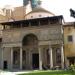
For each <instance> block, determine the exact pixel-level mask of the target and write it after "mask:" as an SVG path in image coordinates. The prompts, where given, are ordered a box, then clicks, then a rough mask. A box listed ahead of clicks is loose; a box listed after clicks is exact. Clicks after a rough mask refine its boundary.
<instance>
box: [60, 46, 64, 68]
mask: <svg viewBox="0 0 75 75" xmlns="http://www.w3.org/2000/svg"><path fill="white" fill-rule="evenodd" d="M61 67H62V69H64V50H63V45H62V46H61Z"/></svg>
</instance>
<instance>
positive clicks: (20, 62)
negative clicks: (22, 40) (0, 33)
mask: <svg viewBox="0 0 75 75" xmlns="http://www.w3.org/2000/svg"><path fill="white" fill-rule="evenodd" d="M20 70H22V47H20Z"/></svg>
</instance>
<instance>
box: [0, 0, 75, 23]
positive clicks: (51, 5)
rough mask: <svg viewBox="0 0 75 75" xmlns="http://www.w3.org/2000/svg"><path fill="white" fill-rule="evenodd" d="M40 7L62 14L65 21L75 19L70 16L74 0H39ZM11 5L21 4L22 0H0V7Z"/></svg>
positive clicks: (73, 7) (74, 4)
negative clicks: (40, 2)
mask: <svg viewBox="0 0 75 75" xmlns="http://www.w3.org/2000/svg"><path fill="white" fill-rule="evenodd" d="M41 1H42V5H41V6H42V7H43V8H45V9H46V10H49V11H50V12H52V13H54V14H55V15H63V17H64V20H65V21H66V22H70V21H75V19H74V18H73V17H71V16H70V11H69V10H70V8H72V9H73V10H75V0H41ZM6 5H11V6H14V7H15V6H22V5H23V0H0V8H2V7H4V6H6Z"/></svg>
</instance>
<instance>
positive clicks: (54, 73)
mask: <svg viewBox="0 0 75 75" xmlns="http://www.w3.org/2000/svg"><path fill="white" fill-rule="evenodd" d="M0 75H75V72H73V71H61V70H44V71H38V70H33V71H18V72H9V71H0Z"/></svg>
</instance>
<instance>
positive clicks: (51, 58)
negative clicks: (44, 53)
mask: <svg viewBox="0 0 75 75" xmlns="http://www.w3.org/2000/svg"><path fill="white" fill-rule="evenodd" d="M49 54H50V68H51V69H52V68H53V54H52V48H51V46H49Z"/></svg>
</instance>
